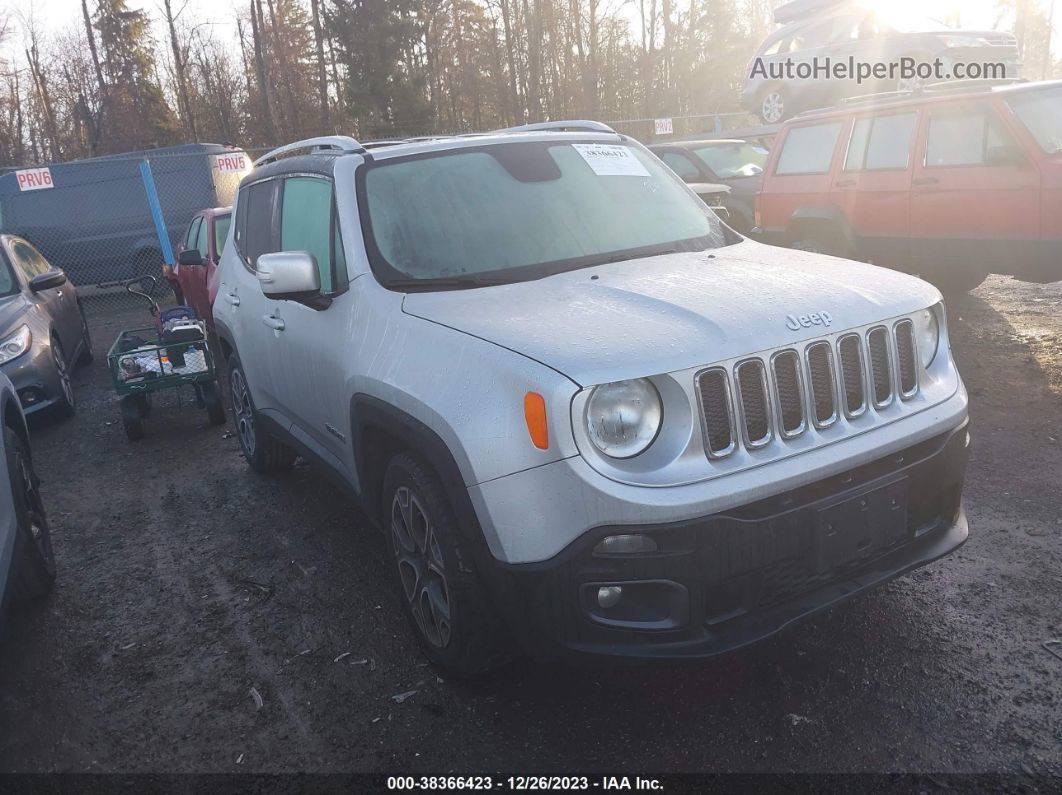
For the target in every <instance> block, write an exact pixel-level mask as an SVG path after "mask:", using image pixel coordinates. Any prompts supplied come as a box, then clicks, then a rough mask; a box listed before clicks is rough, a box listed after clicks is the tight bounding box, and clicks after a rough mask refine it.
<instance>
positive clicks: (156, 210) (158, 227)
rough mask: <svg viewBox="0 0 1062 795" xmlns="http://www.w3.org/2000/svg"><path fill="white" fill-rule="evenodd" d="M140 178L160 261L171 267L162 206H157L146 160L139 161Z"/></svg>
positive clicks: (152, 180)
mask: <svg viewBox="0 0 1062 795" xmlns="http://www.w3.org/2000/svg"><path fill="white" fill-rule="evenodd" d="M140 177H141V179H143V180H144V192H145V193H146V194H147V200H148V208H150V210H151V218H152V220H153V221H154V222H155V234H157V235H158V237H159V250H160V251H161V252H162V257H163V260H162V261H163V262H165V263H166V264H167V265H173V247H172V246H170V236H169V233H168V232H167V231H166V222H165V221H163V219H162V205H161V204H159V194H158V191H156V190H155V178H154V177H153V176H152V175H151V164H150V163H149V162H148V161H147V159H144V160H141V161H140Z"/></svg>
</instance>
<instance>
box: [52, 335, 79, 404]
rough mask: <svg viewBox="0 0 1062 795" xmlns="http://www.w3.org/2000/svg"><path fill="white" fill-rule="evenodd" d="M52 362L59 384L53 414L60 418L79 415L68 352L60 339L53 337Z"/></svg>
mask: <svg viewBox="0 0 1062 795" xmlns="http://www.w3.org/2000/svg"><path fill="white" fill-rule="evenodd" d="M51 349H52V362H53V363H54V364H55V378H56V381H57V382H58V384H59V394H58V395H56V397H57V400H56V401H55V404H54V408H53V409H52V413H53V414H54V415H55V416H56V417H59V418H63V419H65V418H67V417H73V416H74V415H75V414H76V413H77V397H76V396H75V395H74V382H73V380H72V376H71V373H70V365H69V364H68V363H67V361H66V352H65V351H64V350H63V346H62V344H61V343H60V342H59V338H58V337H54V336H53V337H52V342H51Z"/></svg>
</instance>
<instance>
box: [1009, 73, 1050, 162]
mask: <svg viewBox="0 0 1062 795" xmlns="http://www.w3.org/2000/svg"><path fill="white" fill-rule="evenodd" d="M1007 104H1008V105H1010V109H1011V110H1012V111H1014V115H1015V116H1017V117H1018V119H1019V120H1020V121H1021V123H1022V124H1024V125H1025V128H1026V129H1027V130H1028V131H1029V133H1030V135H1032V137H1033V138H1035V139H1036V143H1038V144H1039V145H1040V148H1041V149H1043V150H1044V151H1045V152H1047V153H1048V154H1049V155H1053V154H1058V153H1059V152H1062V88H1050V89H1046V90H1041V91H1029V92H1027V93H1022V94H1016V95H1014V96H1012V97H1011V98H1010V99H1008V100H1007Z"/></svg>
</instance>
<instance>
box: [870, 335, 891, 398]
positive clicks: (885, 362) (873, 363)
mask: <svg viewBox="0 0 1062 795" xmlns="http://www.w3.org/2000/svg"><path fill="white" fill-rule="evenodd" d="M867 351H868V352H869V356H868V358H869V360H870V383H871V388H872V389H873V395H872V398H873V400H874V406H875V407H876V408H879V409H880V408H884V407H885V406H887V405H889V404H890V403H891V402H892V366H891V361H892V359H891V357H890V355H889V332H888V330H886V329H885V327H884V326H878V328H873V329H871V330H870V331H869V332H867Z"/></svg>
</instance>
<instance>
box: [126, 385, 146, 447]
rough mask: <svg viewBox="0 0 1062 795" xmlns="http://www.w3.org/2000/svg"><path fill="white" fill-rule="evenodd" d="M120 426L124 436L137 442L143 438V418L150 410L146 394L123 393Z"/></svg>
mask: <svg viewBox="0 0 1062 795" xmlns="http://www.w3.org/2000/svg"><path fill="white" fill-rule="evenodd" d="M121 409H122V427H123V428H125V435H126V438H128V439H129V441H131V442H137V441H140V440H141V439H143V438H144V419H145V418H146V417H147V416H148V414H149V413H150V412H151V402H150V398H149V397H148V396H147V395H125V396H123V397H122V401H121Z"/></svg>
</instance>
